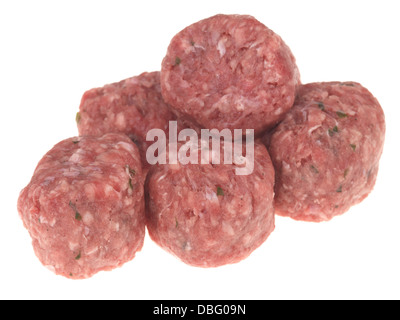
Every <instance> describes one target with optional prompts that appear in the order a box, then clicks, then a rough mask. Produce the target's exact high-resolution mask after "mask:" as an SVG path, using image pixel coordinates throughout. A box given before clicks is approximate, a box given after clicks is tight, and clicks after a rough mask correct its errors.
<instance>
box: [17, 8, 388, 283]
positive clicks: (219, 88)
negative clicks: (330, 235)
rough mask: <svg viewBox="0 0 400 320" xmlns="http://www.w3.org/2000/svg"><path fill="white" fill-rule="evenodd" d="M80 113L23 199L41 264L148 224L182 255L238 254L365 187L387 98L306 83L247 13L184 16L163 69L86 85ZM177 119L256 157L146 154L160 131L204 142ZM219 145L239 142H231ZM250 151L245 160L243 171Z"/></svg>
mask: <svg viewBox="0 0 400 320" xmlns="http://www.w3.org/2000/svg"><path fill="white" fill-rule="evenodd" d="M76 122H77V125H78V129H79V136H77V137H73V138H70V139H66V140H64V141H62V142H60V143H59V144H57V145H56V146H54V148H52V149H51V150H50V151H49V152H48V153H47V154H46V155H45V156H44V157H43V159H42V160H41V161H40V162H39V164H38V166H37V168H36V170H35V172H34V174H33V177H32V180H31V181H30V183H29V184H28V186H27V187H26V188H24V189H23V190H22V192H21V194H20V197H19V200H18V212H19V215H20V217H21V218H22V221H23V224H24V226H25V227H26V228H27V230H28V231H29V234H30V236H31V237H32V243H33V248H34V251H35V253H36V255H37V257H38V258H39V260H40V261H41V263H42V264H43V265H44V266H46V267H47V268H49V269H50V270H52V271H54V272H55V273H56V274H58V275H62V276H65V277H67V278H71V279H86V278H89V277H92V276H93V275H95V274H96V273H98V272H99V271H105V270H112V269H115V268H117V267H120V266H122V265H123V264H125V263H126V262H128V261H131V260H132V259H133V258H134V257H135V255H136V253H137V252H138V251H140V250H141V249H142V247H143V243H144V239H145V234H146V232H145V231H146V228H147V230H148V234H149V235H150V238H151V239H152V240H153V241H154V242H155V243H157V244H158V245H159V246H160V247H162V248H163V249H165V250H166V251H168V252H170V253H171V254H172V255H174V256H175V257H177V258H178V259H180V260H181V261H183V262H184V263H186V264H188V265H191V266H196V267H205V268H206V267H219V266H222V265H226V264H232V263H237V262H239V261H241V260H243V259H245V258H246V257H248V256H249V255H250V254H251V253H252V252H253V251H254V250H256V249H257V248H258V247H259V246H261V245H262V244H263V243H264V242H265V241H266V240H267V238H268V237H269V235H270V234H271V233H272V232H273V231H274V229H275V214H278V215H280V216H287V217H290V218H293V219H296V220H301V221H311V222H321V221H328V220H331V219H332V218H334V217H335V216H338V215H341V214H343V213H345V212H346V211H348V210H349V208H350V207H351V206H353V205H355V204H357V203H359V202H361V201H362V200H363V199H364V198H366V197H367V196H368V194H369V193H370V192H371V190H372V189H373V186H374V184H375V181H376V178H377V174H378V167H379V160H380V157H381V154H382V149H383V145H384V138H385V116H384V113H383V110H382V108H381V106H380V105H379V102H378V101H377V99H376V98H374V96H373V95H372V94H371V93H370V92H369V91H368V90H367V89H366V88H364V87H363V86H362V85H360V84H359V83H356V82H323V83H310V84H302V83H301V80H300V72H299V70H298V67H297V66H296V61H295V58H294V56H293V54H292V52H291V50H290V49H289V47H288V46H287V45H286V44H285V43H284V42H283V40H282V39H281V37H279V36H278V35H277V34H275V33H274V32H273V31H272V30H270V29H269V28H267V27H266V26H265V25H264V24H262V23H261V22H259V21H257V20H256V19H255V18H253V17H251V16H244V15H217V16H213V17H211V18H208V19H205V20H202V21H199V22H197V23H194V24H193V25H191V26H189V27H187V28H185V29H184V30H182V31H181V32H179V33H178V34H177V35H176V36H175V37H174V38H173V39H172V41H171V43H170V45H169V47H168V50H167V54H166V56H165V58H164V60H163V61H162V66H161V71H160V72H159V71H157V72H150V73H143V74H141V75H139V76H135V77H132V78H129V79H126V80H123V81H121V82H119V83H114V84H109V85H106V86H104V87H102V88H96V89H92V90H89V91H87V92H86V93H84V95H83V97H82V101H81V104H80V109H79V112H78V114H77V116H76ZM171 123H176V127H177V132H178V133H179V132H181V131H182V130H184V129H191V130H192V132H196V133H198V134H199V136H200V133H201V132H203V131H204V130H205V129H209V130H213V131H212V132H222V131H224V130H225V132H226V130H228V132H229V131H230V132H232V133H233V132H237V131H238V130H239V129H240V130H241V131H240V132H242V134H241V135H240V136H239V139H240V143H242V146H243V149H245V148H247V150H251V154H252V157H251V158H250V157H244V156H243V157H240V159H237V158H236V157H231V158H233V160H232V159H231V160H232V161H230V162H229V161H225V162H224V161H221V162H220V163H215V162H214V161H211V159H209V158H212V152H211V153H209V155H211V156H210V157H209V158H207V157H206V158H207V159H204V156H203V154H202V153H199V157H200V158H201V157H202V156H203V157H202V158H201V159H198V160H199V161H197V163H193V162H188V161H186V162H184V161H169V162H167V163H150V162H149V161H148V155H149V153H151V152H150V151H151V150H152V151H154V148H153V146H154V143H155V142H156V140H155V139H150V140H149V139H148V138H149V137H148V134H149V132H150V131H151V130H153V129H159V130H162V132H164V133H165V137H166V139H167V140H168V141H169V142H170V143H169V147H166V148H164V149H158V150H157V151H156V152H155V154H153V155H154V156H156V157H157V158H162V157H161V156H162V155H164V159H173V157H170V156H171V152H172V151H171V150H175V151H176V150H178V149H179V150H182V148H184V149H183V150H193V148H194V147H193V145H195V148H198V149H200V148H201V147H202V146H203V145H204V144H208V143H210V140H208V139H207V140H204V139H200V137H198V139H199V141H197V140H196V141H195V143H194V141H193V136H192V137H191V138H190V140H189V141H185V139H177V137H176V136H174V137H172V136H171V135H172V132H173V131H171V128H170V125H171ZM250 134H251V139H250V138H249V135H250ZM174 135H175V134H174ZM253 137H254V139H253ZM235 138H237V135H235ZM196 139H197V138H196ZM200 140H201V141H200ZM188 146H190V148H189V147H188ZM207 147H209V146H207ZM185 148H186V149H185ZM217 148H218V149H219V151H220V154H222V155H224V156H225V157H226V156H227V155H228V157H229V152H232V150H231V149H232V148H230V149H229V148H228V143H227V141H221V142H220V144H219V145H218V146H217ZM150 149H151V150H150ZM180 154H181V153H180ZM185 155H186V152H184V153H183V154H181V156H185ZM249 159H250V160H251V162H252V163H251V168H252V170H251V172H249V173H248V174H237V169H238V168H241V167H243V166H244V165H249V163H247V164H246V161H249Z"/></svg>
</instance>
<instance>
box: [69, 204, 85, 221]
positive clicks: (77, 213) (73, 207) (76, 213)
mask: <svg viewBox="0 0 400 320" xmlns="http://www.w3.org/2000/svg"><path fill="white" fill-rule="evenodd" d="M69 206H70V207H71V209H72V210H74V211H75V219H76V220H78V221H82V216H81V215H80V213H79V212H78V210H77V209H76V206H75V205H74V204H73V203H72V201H70V202H69Z"/></svg>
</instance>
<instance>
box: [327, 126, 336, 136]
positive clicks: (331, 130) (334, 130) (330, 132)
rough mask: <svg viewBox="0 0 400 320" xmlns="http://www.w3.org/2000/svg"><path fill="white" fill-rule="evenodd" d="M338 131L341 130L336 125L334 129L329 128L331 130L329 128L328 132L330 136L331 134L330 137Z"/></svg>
mask: <svg viewBox="0 0 400 320" xmlns="http://www.w3.org/2000/svg"><path fill="white" fill-rule="evenodd" d="M338 132H339V128H338V127H337V126H334V127H333V129H329V130H328V133H329V136H330V137H333V135H334V134H335V133H338Z"/></svg>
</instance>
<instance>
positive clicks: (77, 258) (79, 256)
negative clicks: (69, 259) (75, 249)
mask: <svg viewBox="0 0 400 320" xmlns="http://www.w3.org/2000/svg"><path fill="white" fill-rule="evenodd" d="M81 258H82V256H81V252H79V254H78V255H77V256H76V257H75V260H80V259H81Z"/></svg>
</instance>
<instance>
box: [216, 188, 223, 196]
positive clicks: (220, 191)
mask: <svg viewBox="0 0 400 320" xmlns="http://www.w3.org/2000/svg"><path fill="white" fill-rule="evenodd" d="M224 195H225V193H224V190H222V188H221V187H217V196H224Z"/></svg>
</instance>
